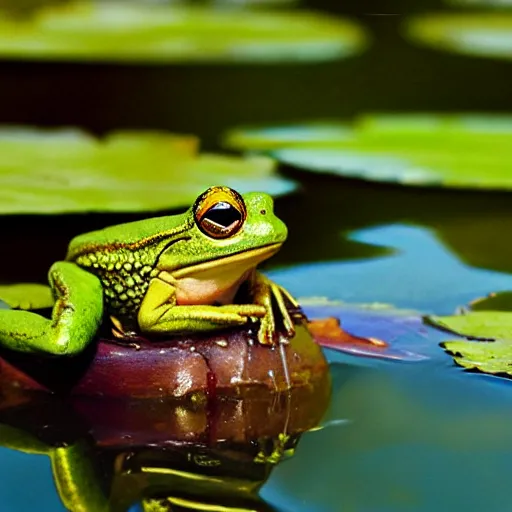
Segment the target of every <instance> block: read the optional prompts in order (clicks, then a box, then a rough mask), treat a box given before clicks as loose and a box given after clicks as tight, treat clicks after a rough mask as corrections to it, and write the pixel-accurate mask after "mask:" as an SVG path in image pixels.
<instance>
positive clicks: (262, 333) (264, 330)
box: [258, 314, 276, 345]
mask: <svg viewBox="0 0 512 512" xmlns="http://www.w3.org/2000/svg"><path fill="white" fill-rule="evenodd" d="M275 331H276V329H275V323H274V316H273V315H272V314H267V315H266V316H265V317H264V318H262V319H261V320H260V328H259V330H258V341H259V342H260V343H261V344H262V345H273V344H274V343H275V337H276V333H275Z"/></svg>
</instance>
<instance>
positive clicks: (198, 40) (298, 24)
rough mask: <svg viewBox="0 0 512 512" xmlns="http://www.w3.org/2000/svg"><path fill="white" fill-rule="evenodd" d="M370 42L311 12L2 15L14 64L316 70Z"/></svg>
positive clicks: (121, 6) (92, 9)
mask: <svg viewBox="0 0 512 512" xmlns="http://www.w3.org/2000/svg"><path fill="white" fill-rule="evenodd" d="M366 41H367V36H366V35H365V33H364V31H363V30H362V29H361V28H360V27H359V26H358V25H357V24H355V23H353V22H351V21H347V20H344V19H340V18H336V17H333V16H328V15H323V14H320V13H314V12H307V11H301V12H293V11H290V12H286V11H281V10H280V11H279V12H273V11H268V12H265V11H262V10H259V9H258V10H253V11H250V12H241V11H240V10H239V9H208V8H203V7H183V6H169V5H164V4H160V5H149V3H148V4H142V3H134V2H133V3H128V2H117V3H116V2H94V3H93V2H77V3H72V4H66V5H63V6H54V7H46V8H42V9H41V10H39V11H38V12H37V13H36V14H35V15H34V16H32V17H31V18H30V19H29V20H27V21H24V22H20V21H18V20H16V19H14V18H8V17H7V16H4V17H1V15H0V56H2V57H4V58H16V59H43V60H71V61H111V62H131V63H138V64H147V63H168V62H196V63H200V62H207V63H210V62H216V61H220V62H225V61H228V62H248V63H251V62H252V63H258V62H279V63H282V62H287V61H293V62H297V61H299V62H302V61H305V62H307V61H314V62H316V61H326V60H332V59H339V58H344V57H347V56H349V55H353V54H355V53H357V52H359V51H361V50H362V49H363V48H364V47H365V46H366Z"/></svg>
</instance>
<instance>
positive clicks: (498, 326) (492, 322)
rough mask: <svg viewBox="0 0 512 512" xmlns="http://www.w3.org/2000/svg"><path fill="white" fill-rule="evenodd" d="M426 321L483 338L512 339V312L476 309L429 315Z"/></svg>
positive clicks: (461, 333)
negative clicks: (451, 314) (449, 314)
mask: <svg viewBox="0 0 512 512" xmlns="http://www.w3.org/2000/svg"><path fill="white" fill-rule="evenodd" d="M426 321H427V322H428V323H430V324H432V325H435V326H437V327H440V328H441V329H444V330H446V331H450V332H454V333H456V334H459V335H461V336H466V337H468V338H477V339H481V340H496V339H508V338H510V339H512V312H504V311H475V312H471V313H467V314H464V315H454V316H433V315H432V316H428V317H427V318H426Z"/></svg>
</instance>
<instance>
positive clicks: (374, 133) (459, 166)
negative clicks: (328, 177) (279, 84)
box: [226, 114, 512, 189]
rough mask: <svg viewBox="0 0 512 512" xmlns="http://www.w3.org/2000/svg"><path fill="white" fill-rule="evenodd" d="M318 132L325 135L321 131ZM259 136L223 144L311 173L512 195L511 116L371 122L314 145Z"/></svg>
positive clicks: (402, 117) (332, 128) (376, 118)
mask: <svg viewBox="0 0 512 512" xmlns="http://www.w3.org/2000/svg"><path fill="white" fill-rule="evenodd" d="M313 126H314V125H311V126H310V127H309V128H308V129H309V130H310V131H313V130H314V127H313ZM336 129H337V131H336ZM319 131H320V133H324V134H325V125H320V128H319ZM262 133H264V132H259V138H258V137H256V135H255V132H254V131H251V130H247V131H246V132H244V133H242V132H231V133H230V134H228V135H227V138H226V143H227V144H228V145H230V147H236V148H237V149H242V148H244V147H245V148H247V149H251V150H255V149H256V150H257V151H259V152H263V153H267V154H270V155H271V156H273V157H274V158H276V159H277V160H278V161H280V162H282V163H284V164H287V165H289V166H292V167H295V168H299V169H301V170H305V171H311V172H319V173H330V174H336V175H339V176H346V177H351V178H361V179H365V180H373V181H385V182H392V183H399V184H403V185H414V186H444V187H455V188H485V189H512V173H511V172H510V165H509V162H510V160H511V158H512V117H511V116H506V115H502V116H500V115H470V114H458V115H455V114H454V115H436V114H396V115H373V116H372V115H368V116H363V117H361V118H359V119H358V120H356V122H355V123H354V125H353V129H352V131H350V130H348V129H347V127H346V125H345V124H343V123H340V124H339V125H335V124H330V125H329V133H328V135H326V136H325V138H324V139H323V140H322V138H321V137H313V139H314V140H313V141H312V142H311V143H310V142H309V141H308V140H307V138H306V137H302V136H299V135H295V136H289V137H288V140H285V138H284V137H281V138H280V139H277V138H272V137H267V139H264V138H263V137H262V135H261V134H262ZM267 133H268V132H267ZM278 133H279V130H278ZM287 133H289V134H290V133H294V130H293V129H291V128H290V127H288V132H287ZM295 133H296V134H301V133H303V132H301V130H300V128H297V129H296V130H295Z"/></svg>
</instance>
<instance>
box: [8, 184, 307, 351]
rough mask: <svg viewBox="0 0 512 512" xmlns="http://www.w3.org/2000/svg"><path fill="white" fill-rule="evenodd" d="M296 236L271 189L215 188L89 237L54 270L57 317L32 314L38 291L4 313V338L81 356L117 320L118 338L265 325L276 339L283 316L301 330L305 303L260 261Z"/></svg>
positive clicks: (264, 340)
mask: <svg viewBox="0 0 512 512" xmlns="http://www.w3.org/2000/svg"><path fill="white" fill-rule="evenodd" d="M286 237H287V228H286V225H285V224H284V223H283V222H282V221H281V220H280V219H279V218H278V217H276V216H275V214H274V212H273V201H272V198H271V197H270V196H269V195H267V194H264V193H256V192H253V193H248V194H244V195H243V196H242V195H240V194H239V193H238V192H236V191H235V190H233V189H231V188H228V187H211V188H209V189H208V190H206V191H205V192H204V193H203V194H201V195H200V196H199V197H198V198H197V200H196V201H195V203H194V204H193V206H192V207H191V208H190V209H188V210H187V211H186V212H185V213H182V214H178V215H172V216H164V217H156V218H150V219H145V220H141V221H135V222H129V223H126V224H120V225H116V226H111V227H107V228H105V229H102V230H99V231H94V232H90V233H86V234H83V235H79V236H77V237H75V238H74V239H73V240H71V242H70V244H69V247H68V252H67V256H66V258H65V260H64V261H58V262H56V263H54V264H53V265H52V267H51V268H50V270H49V276H48V280H49V288H48V294H47V296H48V301H47V302H48V303H47V304H44V306H46V307H51V308H52V315H51V318H46V317H44V316H42V315H39V314H38V313H35V312H33V311H26V310H24V309H33V308H31V307H30V303H31V300H30V297H24V300H23V302H24V303H25V306H19V305H18V308H19V309H0V344H2V345H3V346H5V347H7V348H9V349H13V350H17V351H21V352H28V353H45V354H49V355H74V354H77V353H79V352H81V351H82V350H83V349H84V348H85V347H86V346H87V345H88V344H89V343H91V341H92V340H93V339H94V338H95V335H96V334H97V332H98V329H99V327H100V326H101V325H102V324H103V322H104V320H106V321H108V320H109V319H110V322H111V324H110V325H111V329H112V332H113V334H114V335H115V336H116V337H118V338H122V339H125V340H128V341H129V340H130V339H132V340H133V339H135V338H137V337H151V336H160V337H161V336H166V335H176V334H181V333H195V332H198V331H203V332H204V331H210V330H215V329H223V328H227V327H232V326H243V325H245V324H247V323H248V322H256V325H257V326H258V327H257V338H258V341H259V343H261V344H265V345H273V344H275V343H276V341H277V340H276V337H277V336H276V322H278V321H279V322H280V323H281V325H282V326H283V327H284V331H285V332H286V334H287V335H288V336H290V337H291V336H293V335H294V332H295V331H294V322H293V317H292V315H291V314H290V312H289V307H291V309H292V310H293V309H294V308H297V309H298V305H297V303H296V302H295V300H294V299H293V298H292V297H291V296H290V294H289V293H288V292H287V291H286V290H284V289H283V288H281V287H279V286H278V285H277V284H275V283H274V282H272V281H271V280H269V279H268V278H267V277H265V276H264V275H263V274H261V273H260V272H258V271H257V270H256V266H257V265H258V264H259V263H261V262H262V261H264V260H266V259H268V258H270V257H271V256H272V255H274V254H275V253H276V252H277V251H278V250H279V249H280V247H281V245H282V244H283V242H284V241H285V240H286ZM13 286H16V285H13ZM241 287H244V290H246V293H245V297H247V298H246V299H245V300H244V302H245V303H242V302H241V301H240V299H239V295H243V294H241V293H239V292H240V290H241ZM6 288H8V287H4V290H5V289H6ZM50 291H51V293H50ZM0 298H2V293H1V291H0ZM7 302H9V301H7ZM27 304H28V306H27ZM12 305H13V304H11V306H12ZM14 306H15V305H14ZM287 306H288V307H287Z"/></svg>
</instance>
